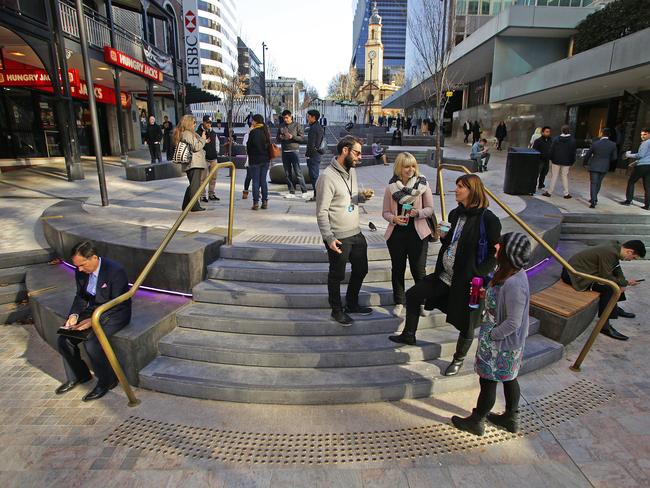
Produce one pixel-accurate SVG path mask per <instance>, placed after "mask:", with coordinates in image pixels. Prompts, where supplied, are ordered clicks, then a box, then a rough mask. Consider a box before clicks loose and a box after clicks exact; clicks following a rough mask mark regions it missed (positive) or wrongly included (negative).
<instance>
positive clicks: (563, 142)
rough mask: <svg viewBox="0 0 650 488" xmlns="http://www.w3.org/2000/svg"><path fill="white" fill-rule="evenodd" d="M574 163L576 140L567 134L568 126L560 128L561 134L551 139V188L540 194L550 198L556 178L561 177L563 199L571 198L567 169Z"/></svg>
mask: <svg viewBox="0 0 650 488" xmlns="http://www.w3.org/2000/svg"><path fill="white" fill-rule="evenodd" d="M575 161H576V140H575V138H574V137H573V136H572V135H571V133H570V132H569V126H568V125H563V126H562V133H561V134H560V135H559V136H558V137H556V138H555V139H553V143H552V144H551V186H550V187H549V189H548V191H545V192H544V193H542V195H544V196H545V197H550V196H551V195H552V194H553V191H554V190H555V184H556V183H557V178H558V176H560V174H561V175H562V187H563V189H564V198H571V194H570V193H569V168H571V166H573V163H575Z"/></svg>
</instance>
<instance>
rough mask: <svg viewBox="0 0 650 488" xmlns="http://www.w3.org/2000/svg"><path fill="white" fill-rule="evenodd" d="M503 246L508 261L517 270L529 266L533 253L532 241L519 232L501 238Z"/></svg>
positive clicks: (509, 233)
mask: <svg viewBox="0 0 650 488" xmlns="http://www.w3.org/2000/svg"><path fill="white" fill-rule="evenodd" d="M501 246H502V249H503V251H504V252H505V253H506V256H507V257H508V260H509V261H510V262H511V263H512V265H513V266H514V267H515V268H517V269H522V268H523V267H524V266H526V265H527V264H528V261H529V260H530V255H531V251H532V246H531V245H530V240H528V237H526V236H525V235H524V234H521V233H519V232H508V233H507V234H504V235H502V236H501Z"/></svg>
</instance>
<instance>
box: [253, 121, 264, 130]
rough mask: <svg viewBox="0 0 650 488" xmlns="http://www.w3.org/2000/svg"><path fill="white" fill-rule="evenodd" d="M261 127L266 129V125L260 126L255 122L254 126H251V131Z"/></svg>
mask: <svg viewBox="0 0 650 488" xmlns="http://www.w3.org/2000/svg"><path fill="white" fill-rule="evenodd" d="M260 127H264V124H258V123H257V122H253V125H251V130H253V129H258V128H260Z"/></svg>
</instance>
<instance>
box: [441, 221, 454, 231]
mask: <svg viewBox="0 0 650 488" xmlns="http://www.w3.org/2000/svg"><path fill="white" fill-rule="evenodd" d="M449 229H451V224H450V223H449V222H447V221H446V220H441V221H440V232H442V233H443V234H446V233H447V232H449Z"/></svg>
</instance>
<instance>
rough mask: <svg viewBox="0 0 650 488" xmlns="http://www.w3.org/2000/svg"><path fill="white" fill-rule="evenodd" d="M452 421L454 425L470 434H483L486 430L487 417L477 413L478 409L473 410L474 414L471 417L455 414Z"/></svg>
mask: <svg viewBox="0 0 650 488" xmlns="http://www.w3.org/2000/svg"><path fill="white" fill-rule="evenodd" d="M451 423H452V424H454V427H456V428H457V429H460V430H464V431H465V432H469V433H470V434H474V435H478V436H481V435H483V433H484V432H485V417H482V416H481V415H479V414H478V413H476V409H474V410H472V415H470V416H469V417H465V418H463V417H457V416H456V415H454V416H453V417H452V418H451Z"/></svg>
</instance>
